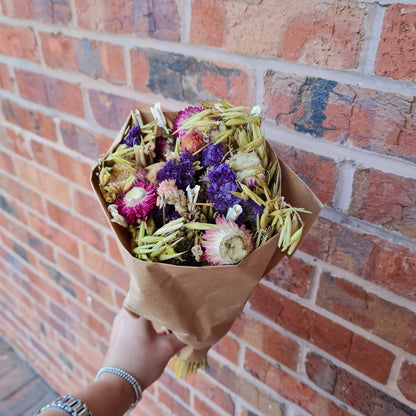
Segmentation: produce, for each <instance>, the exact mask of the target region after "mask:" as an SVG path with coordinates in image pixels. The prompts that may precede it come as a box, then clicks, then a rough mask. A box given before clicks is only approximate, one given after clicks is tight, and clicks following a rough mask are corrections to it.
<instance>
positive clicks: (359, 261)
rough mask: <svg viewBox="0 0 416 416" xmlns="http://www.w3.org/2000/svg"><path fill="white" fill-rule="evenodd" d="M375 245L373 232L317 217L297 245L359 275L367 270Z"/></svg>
mask: <svg viewBox="0 0 416 416" xmlns="http://www.w3.org/2000/svg"><path fill="white" fill-rule="evenodd" d="M375 246H376V243H375V242H374V241H373V237H372V236H369V235H367V234H365V233H362V232H360V231H356V230H354V229H352V228H349V227H346V226H344V225H341V224H337V223H334V222H332V221H329V220H327V219H324V218H318V220H317V221H316V222H315V224H314V225H313V227H312V228H311V230H310V231H309V233H308V234H307V235H306V236H305V238H304V240H303V241H302V243H301V245H300V249H301V250H302V251H305V252H307V253H308V254H310V255H312V256H315V257H318V258H320V259H321V260H324V261H326V262H328V263H330V264H333V265H335V266H337V267H340V268H342V269H344V270H348V271H351V272H352V273H354V274H357V275H358V276H360V275H361V274H362V273H364V272H365V271H366V270H367V267H368V264H369V262H370V261H371V256H372V254H373V250H374V248H375Z"/></svg>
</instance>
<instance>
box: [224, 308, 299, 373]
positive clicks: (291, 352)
mask: <svg viewBox="0 0 416 416" xmlns="http://www.w3.org/2000/svg"><path fill="white" fill-rule="evenodd" d="M231 332H232V333H234V334H235V335H237V336H238V337H239V338H241V339H242V340H244V341H245V342H247V343H248V344H249V345H251V346H253V347H255V348H257V349H258V350H260V351H262V352H263V353H264V354H266V355H268V356H269V357H270V358H272V359H273V360H276V361H278V362H279V363H282V364H284V365H285V366H286V367H288V368H290V369H292V370H294V371H296V368H297V364H298V356H299V345H298V344H297V342H296V341H293V340H292V339H290V338H288V337H287V336H285V335H283V334H280V333H279V332H276V331H275V330H274V329H272V328H270V327H268V326H266V325H264V324H262V323H261V322H259V321H256V320H255V319H254V318H250V317H248V316H247V315H245V314H241V315H240V316H239V317H238V318H237V319H236V321H235V322H234V324H233V326H232V327H231Z"/></svg>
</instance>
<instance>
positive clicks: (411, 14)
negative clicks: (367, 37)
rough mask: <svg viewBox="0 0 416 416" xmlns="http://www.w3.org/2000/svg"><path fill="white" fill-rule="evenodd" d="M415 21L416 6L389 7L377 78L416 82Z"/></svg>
mask: <svg viewBox="0 0 416 416" xmlns="http://www.w3.org/2000/svg"><path fill="white" fill-rule="evenodd" d="M415 19H416V6H415V5H410V4H409V5H406V4H393V5H391V6H389V7H388V8H387V10H386V13H385V15H384V20H383V28H382V31H381V36H380V41H379V45H378V49H377V55H376V61H375V68H374V72H375V74H376V75H379V76H381V77H388V78H394V79H405V80H410V81H416V69H415V63H416V60H415V58H414V49H415V46H416V35H415V31H414V21H415Z"/></svg>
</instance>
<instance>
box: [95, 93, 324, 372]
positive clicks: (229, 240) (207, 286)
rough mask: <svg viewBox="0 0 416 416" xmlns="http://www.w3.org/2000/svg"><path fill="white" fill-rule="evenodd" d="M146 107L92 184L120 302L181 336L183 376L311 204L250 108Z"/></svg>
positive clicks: (296, 232) (287, 244) (294, 238)
mask: <svg viewBox="0 0 416 416" xmlns="http://www.w3.org/2000/svg"><path fill="white" fill-rule="evenodd" d="M151 112H152V116H150V114H148V113H140V112H139V111H138V110H135V111H133V112H132V113H131V115H130V117H129V118H128V120H127V121H126V123H125V126H124V127H123V129H122V130H121V131H120V134H119V137H118V138H117V140H116V142H115V144H114V145H113V147H112V148H111V149H110V151H109V152H108V153H107V154H106V155H104V156H103V157H102V158H101V159H100V161H99V164H98V165H97V166H96V168H95V169H94V172H93V175H92V183H93V186H94V189H95V191H96V194H97V197H98V198H99V200H100V202H101V205H102V207H103V209H104V210H105V212H106V215H107V217H108V218H109V220H110V221H111V223H112V226H113V230H114V231H115V232H116V235H117V242H118V245H119V247H120V250H121V254H122V256H123V259H124V262H125V264H126V266H127V269H128V271H129V273H130V277H131V286H130V290H129V293H128V295H127V298H126V300H125V302H124V306H125V307H126V308H127V309H128V310H130V311H131V312H133V313H135V314H138V315H142V316H144V317H145V318H148V319H151V320H152V321H154V322H156V323H158V324H160V325H162V326H164V327H166V328H168V329H170V330H172V331H173V332H175V334H176V335H177V336H178V337H179V338H180V339H181V340H183V341H184V342H186V343H187V344H188V347H185V348H184V349H183V350H182V351H181V352H180V353H179V354H178V360H177V364H176V367H177V371H178V374H179V375H182V374H183V373H187V372H189V371H192V370H195V369H196V368H198V366H199V365H200V364H201V363H203V362H204V357H205V355H206V352H207V351H208V349H209V347H210V346H211V345H212V344H213V343H215V342H216V341H217V340H218V339H219V338H221V337H222V336H223V335H225V333H226V332H227V331H228V329H229V328H230V326H231V325H232V322H233V321H234V320H235V318H236V317H237V316H238V313H239V312H240V311H241V310H242V308H243V307H244V304H245V302H246V300H247V298H248V296H249V295H250V293H251V291H252V290H253V288H254V287H255V285H256V283H257V282H258V281H259V280H260V279H261V277H262V276H263V275H264V274H265V273H266V272H267V271H268V270H270V269H271V268H272V267H273V266H274V265H275V264H277V263H278V262H279V261H280V259H281V257H282V253H283V252H286V253H287V254H288V255H291V254H293V252H294V251H295V249H296V247H297V246H298V244H299V242H300V240H301V238H302V235H303V234H304V233H305V232H306V231H307V230H308V229H309V228H310V226H311V225H312V223H313V221H314V220H315V218H316V216H317V215H318V213H319V211H320V209H321V205H320V203H319V201H318V200H317V199H316V198H315V197H314V195H313V194H312V192H311V191H310V190H309V189H308V188H307V187H306V185H304V184H303V182H301V181H300V179H299V178H297V177H296V175H294V174H293V172H292V171H290V169H289V168H287V166H286V165H284V164H283V163H282V162H281V161H279V160H278V159H277V158H276V156H275V154H274V152H273V151H272V150H271V148H270V146H269V144H268V143H267V141H266V139H265V138H264V136H263V133H262V130H261V118H260V114H259V109H258V108H254V109H253V110H252V111H251V112H249V111H248V110H247V109H246V108H244V107H234V106H232V105H230V104H229V103H227V102H225V101H221V102H218V103H206V102H204V103H201V106H198V107H188V108H186V109H185V110H183V111H180V112H178V113H177V114H173V113H163V112H162V111H161V109H160V106H159V105H155V107H153V108H152V109H151ZM286 193H287V195H286ZM287 196H289V198H287ZM255 254H256V257H255V256H254V255H255ZM183 266H185V267H183Z"/></svg>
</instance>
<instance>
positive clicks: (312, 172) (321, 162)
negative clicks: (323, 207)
mask: <svg viewBox="0 0 416 416" xmlns="http://www.w3.org/2000/svg"><path fill="white" fill-rule="evenodd" d="M271 145H272V148H273V149H274V151H275V152H276V154H277V155H278V156H279V157H280V158H281V159H282V160H283V161H284V162H285V163H286V164H287V165H288V166H289V167H290V168H291V169H293V170H294V171H295V172H296V174H297V175H298V176H299V177H300V178H301V179H302V180H303V181H304V182H305V183H306V185H308V186H309V187H310V188H311V190H312V192H313V193H314V194H315V195H316V196H317V197H318V199H319V200H320V201H321V202H322V203H323V204H327V205H330V206H332V202H333V201H332V200H333V197H334V192H335V186H336V182H337V165H336V163H335V161H334V160H332V159H330V158H327V157H323V156H317V155H314V154H313V153H309V152H305V151H303V150H301V149H296V148H295V147H292V146H290V147H289V146H285V145H283V144H281V143H278V142H273V141H272V142H271Z"/></svg>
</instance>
